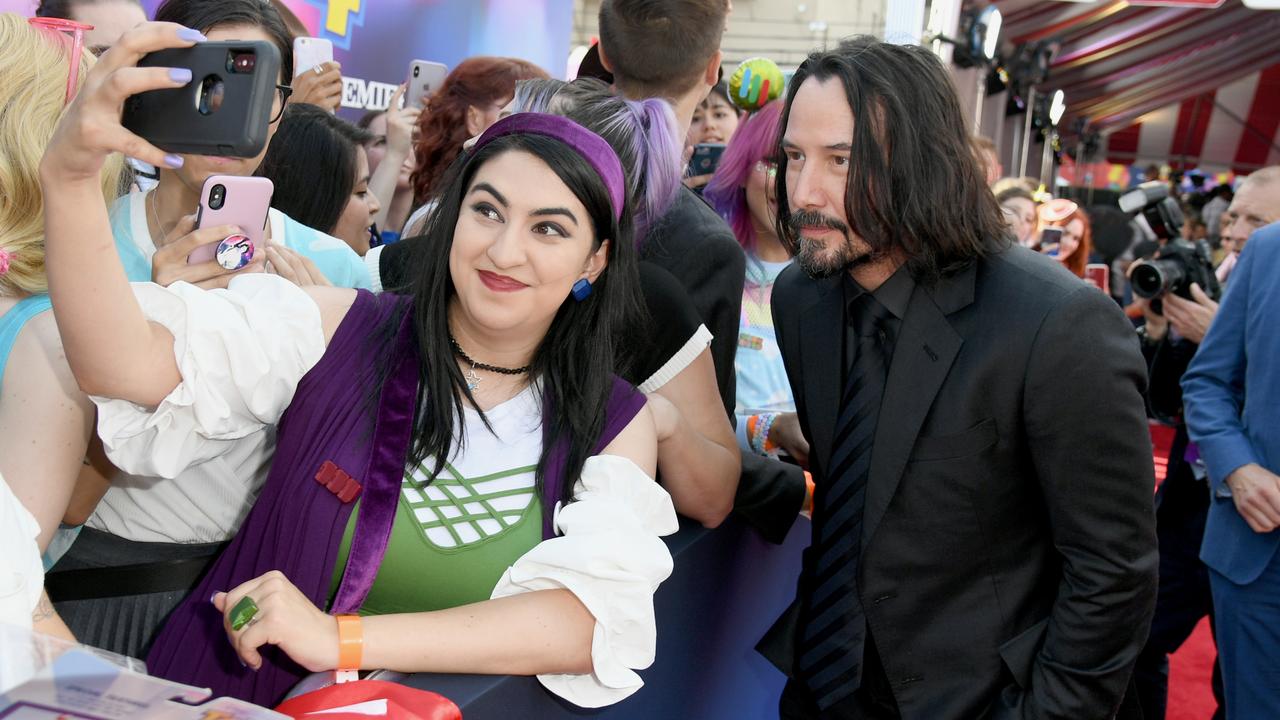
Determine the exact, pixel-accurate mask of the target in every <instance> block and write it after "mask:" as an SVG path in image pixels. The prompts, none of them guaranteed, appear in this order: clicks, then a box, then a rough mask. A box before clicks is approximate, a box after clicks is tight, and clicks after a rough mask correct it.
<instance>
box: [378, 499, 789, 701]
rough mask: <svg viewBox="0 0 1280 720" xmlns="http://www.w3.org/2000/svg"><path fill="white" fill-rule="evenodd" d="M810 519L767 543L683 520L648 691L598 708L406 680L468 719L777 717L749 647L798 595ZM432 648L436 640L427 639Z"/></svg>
mask: <svg viewBox="0 0 1280 720" xmlns="http://www.w3.org/2000/svg"><path fill="white" fill-rule="evenodd" d="M809 538H810V530H809V522H808V521H807V520H804V519H803V518H802V519H800V520H799V521H797V522H796V525H795V527H793V528H792V529H791V534H790V535H788V536H787V539H786V542H785V543H783V544H782V545H770V544H769V543H766V542H765V541H763V540H761V539H760V537H759V535H757V534H756V533H755V532H754V531H753V530H750V529H748V528H747V527H746V526H745V525H743V524H742V523H741V522H739V521H737V520H736V519H730V520H729V521H727V522H725V524H724V525H722V526H721V527H719V528H717V529H716V530H706V529H703V528H702V527H699V526H697V525H696V524H694V523H691V522H689V521H686V520H683V519H682V520H681V528H680V532H679V533H677V534H676V535H673V536H672V537H670V538H667V545H668V546H669V547H670V548H671V554H672V555H673V556H674V558H675V571H674V572H673V573H672V575H671V577H670V578H669V579H668V580H667V581H666V582H665V583H663V584H662V587H661V588H659V590H658V594H657V598H656V601H655V604H656V611H657V617H658V656H657V660H656V661H655V662H654V664H653V666H652V667H650V668H649V669H648V670H642V671H641V672H640V675H641V677H643V678H644V682H645V686H644V687H643V688H641V689H640V691H639V692H637V693H636V694H635V695H632V696H631V697H630V698H627V699H626V700H623V701H622V702H620V703H618V704H616V705H612V706H610V707H606V708H600V709H598V710H584V709H582V708H578V707H575V706H573V705H571V704H569V703H566V702H564V701H562V700H560V699H559V698H557V697H555V696H554V695H552V694H551V693H549V692H547V691H546V690H544V689H543V688H542V686H541V685H540V684H539V683H538V681H537V680H536V679H534V678H531V677H509V676H494V675H439V674H434V673H421V674H417V675H413V676H410V677H408V678H406V679H404V680H402V681H401V682H403V683H404V684H406V685H410V686H412V687H416V688H421V689H423V690H431V691H432V692H437V693H440V694H441V695H444V696H445V697H447V698H449V699H450V700H453V701H454V702H455V703H457V704H458V707H460V708H462V715H463V717H464V718H466V720H486V719H487V718H556V717H593V718H596V717H598V718H608V719H609V720H625V719H630V718H637V719H638V718H644V719H645V720H650V719H652V718H696V719H697V720H720V719H722V718H723V720H754V719H756V718H758V719H759V720H765V719H766V718H768V719H770V720H772V719H775V718H777V717H778V696H779V695H780V694H781V692H782V685H783V681H784V678H783V676H782V674H781V673H779V672H778V671H777V669H775V668H774V667H773V666H772V665H770V664H769V663H768V661H766V660H765V659H764V658H763V657H761V656H760V655H759V654H758V653H756V652H755V650H754V649H753V648H754V647H755V644H756V642H757V641H758V640H759V639H760V637H761V636H762V635H764V633H765V631H766V630H768V629H769V626H770V625H771V624H772V623H773V621H774V620H775V619H776V618H777V616H778V615H780V614H781V613H782V611H783V610H785V609H786V608H787V605H788V604H790V602H791V600H792V598H794V597H795V590H796V579H797V578H798V577H799V574H800V553H801V551H803V550H804V548H805V547H806V546H807V545H808V544H809ZM422 642H423V643H424V644H426V645H427V646H430V643H431V639H430V638H422Z"/></svg>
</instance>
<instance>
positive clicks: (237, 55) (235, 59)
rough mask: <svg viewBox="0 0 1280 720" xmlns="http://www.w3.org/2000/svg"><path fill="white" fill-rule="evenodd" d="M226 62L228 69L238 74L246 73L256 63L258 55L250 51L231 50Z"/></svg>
mask: <svg viewBox="0 0 1280 720" xmlns="http://www.w3.org/2000/svg"><path fill="white" fill-rule="evenodd" d="M227 64H228V65H229V66H230V67H229V68H228V69H229V70H230V71H231V72H233V73H236V74H238V75H248V74H250V73H252V72H253V69H254V68H255V67H257V65H258V57H257V56H256V55H254V54H253V53H251V52H233V53H231V58H230V59H229V60H228V62H227Z"/></svg>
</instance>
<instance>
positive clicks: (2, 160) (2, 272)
mask: <svg viewBox="0 0 1280 720" xmlns="http://www.w3.org/2000/svg"><path fill="white" fill-rule="evenodd" d="M42 22H44V20H43V19H37V20H34V21H31V22H30V23H29V22H28V21H27V20H26V19H24V18H22V17H20V16H18V15H15V14H12V13H4V14H0V108H5V111H4V112H0V188H4V191H3V193H0V474H3V475H4V477H5V478H6V479H7V480H8V481H9V486H10V487H11V488H12V489H13V492H14V494H15V495H17V497H18V499H19V500H21V501H22V504H23V505H24V506H25V507H26V508H27V509H28V510H29V511H30V512H31V514H32V515H33V516H35V518H36V522H37V523H38V524H39V525H40V533H39V535H38V543H39V546H40V551H41V552H44V551H45V550H46V549H47V548H48V546H49V542H50V540H51V538H52V537H53V535H54V532H55V531H56V530H57V529H58V524H59V522H60V521H61V520H62V518H63V515H64V513H65V512H66V510H67V506H68V503H69V502H70V501H71V496H72V491H73V489H74V488H75V485H76V479H77V477H78V476H79V474H80V472H81V470H82V468H83V467H84V458H85V449H86V446H87V444H88V441H89V437H90V434H91V433H92V430H93V417H94V414H93V405H92V403H90V402H89V399H88V398H87V397H86V396H85V394H84V393H82V392H80V389H79V388H78V387H77V385H76V381H75V379H74V378H73V377H72V375H71V370H70V369H69V368H68V367H67V361H66V358H65V356H64V354H63V351H62V342H61V340H60V339H59V337H58V328H57V326H56V325H55V324H54V320H53V313H52V312H50V304H49V296H48V295H47V294H46V293H47V292H48V282H47V280H46V278H45V268H44V202H43V196H42V195H41V192H40V184H39V177H38V168H39V166H40V158H41V157H42V156H43V155H44V151H45V146H46V145H48V143H49V138H50V137H52V135H53V128H54V126H55V125H57V123H58V119H59V118H60V117H61V116H62V112H63V109H64V106H65V105H66V102H67V99H68V98H69V97H70V96H73V95H74V94H75V91H76V90H77V89H78V88H79V84H80V79H82V78H84V77H85V75H87V74H88V71H89V67H90V65H91V64H92V63H93V56H92V55H90V54H89V53H88V52H87V51H85V50H83V49H81V48H80V42H79V40H78V39H77V38H76V37H75V33H74V31H73V30H70V29H68V30H59V29H56V28H55V27H52V26H50V25H47V24H41V23H42ZM73 53H74V54H73ZM121 167H122V162H121V159H120V158H119V157H113V158H111V159H110V161H109V162H107V163H106V165H105V166H104V167H103V169H102V173H101V180H102V183H101V185H102V194H103V198H104V199H107V200H110V199H111V198H112V197H114V190H115V188H116V187H117V186H118V183H119V178H120V172H121Z"/></svg>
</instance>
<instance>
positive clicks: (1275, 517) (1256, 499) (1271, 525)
mask: <svg viewBox="0 0 1280 720" xmlns="http://www.w3.org/2000/svg"><path fill="white" fill-rule="evenodd" d="M1227 487H1229V488H1231V498H1232V499H1233V500H1235V503H1236V512H1238V513H1240V516H1241V517H1243V518H1244V521H1245V522H1247V523H1249V527H1250V528H1252V529H1253V531H1254V532H1257V533H1267V532H1271V531H1272V530H1275V529H1276V528H1277V527H1280V476H1277V475H1276V474H1275V473H1272V472H1270V471H1268V470H1267V469H1266V468H1264V467H1262V466H1261V465H1258V464H1256V463H1249V464H1248V465H1242V466H1241V467H1239V468H1237V469H1236V470H1235V472H1233V473H1231V474H1230V475H1228V476H1227Z"/></svg>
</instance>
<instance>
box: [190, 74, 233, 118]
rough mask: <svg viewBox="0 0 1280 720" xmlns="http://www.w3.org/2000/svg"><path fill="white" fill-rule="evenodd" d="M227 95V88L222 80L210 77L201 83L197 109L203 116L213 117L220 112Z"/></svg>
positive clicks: (215, 76) (197, 97) (214, 76)
mask: <svg viewBox="0 0 1280 720" xmlns="http://www.w3.org/2000/svg"><path fill="white" fill-rule="evenodd" d="M226 93H227V86H226V85H225V84H224V83H223V82H222V78H220V77H218V76H217V75H210V76H209V77H207V78H205V79H204V80H203V81H202V82H201V83H200V92H199V94H198V95H197V96H196V109H197V110H199V111H200V114H201V115H212V114H214V113H216V112H218V110H219V109H220V108H221V107H222V100H223V98H224V97H225V96H226Z"/></svg>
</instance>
